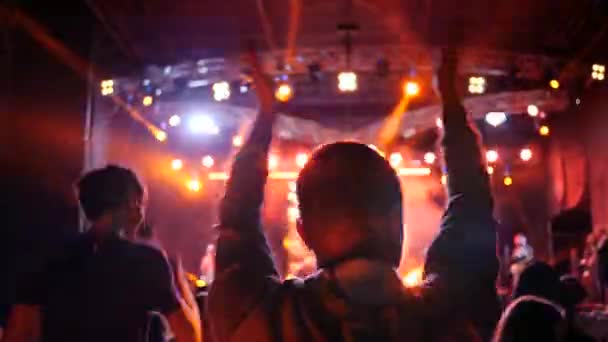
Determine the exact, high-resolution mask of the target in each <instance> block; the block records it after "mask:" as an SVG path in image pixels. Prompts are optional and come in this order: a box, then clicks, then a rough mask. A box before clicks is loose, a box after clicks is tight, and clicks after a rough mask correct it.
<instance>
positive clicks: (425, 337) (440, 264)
mask: <svg viewBox="0 0 608 342" xmlns="http://www.w3.org/2000/svg"><path fill="white" fill-rule="evenodd" d="M250 58H251V63H252V69H253V70H254V79H255V83H256V90H257V94H258V96H259V100H260V103H261V109H260V113H259V115H258V118H257V120H256V122H255V124H254V127H253V130H252V132H251V135H250V137H249V140H248V141H247V143H246V144H245V145H244V146H243V148H242V149H241V151H240V152H239V153H238V155H237V156H236V159H235V161H234V164H233V167H232V173H231V177H230V180H229V182H228V184H227V189H226V194H225V197H224V198H223V201H222V203H221V208H220V225H219V227H218V229H219V239H218V244H217V256H216V278H215V281H214V283H213V284H212V286H211V290H210V293H209V303H208V305H209V307H208V313H209V320H210V323H211V328H212V332H213V334H214V337H215V341H487V340H489V339H490V338H491V334H492V331H493V329H494V327H495V324H496V321H497V320H498V316H499V314H500V312H499V305H498V300H497V296H496V293H495V292H496V291H495V280H496V276H497V272H498V261H497V258H496V251H495V248H496V247H495V246H496V236H495V225H496V224H495V221H494V219H493V217H492V207H493V202H492V197H491V194H490V188H489V183H488V177H487V174H486V172H485V167H484V165H483V163H482V161H481V158H480V148H479V142H478V135H477V134H475V132H474V131H473V130H472V128H471V126H470V125H469V124H468V121H467V118H466V113H465V110H464V108H463V107H462V105H461V103H460V99H459V97H458V96H457V95H456V91H455V88H454V84H455V82H454V78H455V74H456V61H455V58H454V57H453V56H452V55H447V54H444V58H443V59H444V61H443V64H442V67H441V69H440V71H439V74H438V77H439V85H440V90H441V95H442V100H443V106H444V112H443V122H444V125H445V136H444V138H443V146H444V149H445V158H446V164H447V169H448V175H449V177H448V179H449V180H448V192H449V197H450V198H449V204H448V207H447V210H446V212H445V215H444V218H443V221H442V225H441V231H440V233H439V235H438V236H437V238H436V239H435V241H434V242H433V243H432V245H431V246H430V248H429V252H428V255H427V260H426V265H425V277H426V279H425V280H426V284H425V287H424V288H423V289H421V294H420V295H415V294H413V293H412V292H410V291H409V290H406V289H405V288H404V287H403V285H402V282H401V280H400V279H399V277H398V275H397V274H396V272H395V269H396V268H397V266H398V264H399V260H400V256H401V245H402V240H403V237H402V225H403V218H402V194H401V187H400V182H399V179H398V177H397V175H396V174H395V171H394V170H393V168H392V167H391V166H390V164H389V163H388V162H387V161H386V160H385V159H384V158H383V157H381V156H380V155H379V154H378V153H376V152H375V151H374V150H372V149H370V148H368V147H367V146H366V145H363V144H358V143H353V142H339V143H334V144H330V145H326V146H324V147H322V148H320V149H319V150H318V151H316V152H315V153H314V154H313V156H312V157H311V159H310V161H309V162H308V163H307V164H306V166H305V167H304V169H303V170H302V172H301V173H300V175H299V177H298V181H297V195H298V200H299V203H300V208H299V209H300V213H301V219H300V221H299V223H298V231H299V233H300V235H301V237H302V238H303V240H304V241H305V243H306V244H307V245H308V247H309V248H311V249H312V251H313V252H314V253H315V255H316V258H317V261H318V265H319V271H318V272H317V273H316V274H314V275H312V276H311V277H308V278H306V279H304V280H301V279H292V280H287V281H284V282H281V281H280V280H279V275H278V273H277V271H276V268H275V266H274V263H273V260H272V257H271V254H270V251H269V248H268V245H267V243H266V240H265V236H264V234H263V231H262V227H261V226H260V206H261V205H262V201H263V198H264V185H265V183H266V178H267V174H268V171H267V169H268V168H267V158H268V150H269V146H270V142H271V137H272V126H273V122H274V121H275V119H276V115H275V112H274V111H273V109H272V107H273V100H272V98H273V96H272V90H271V86H270V83H269V82H267V81H266V80H265V79H264V77H263V76H262V75H261V73H260V68H259V66H258V63H257V60H256V58H255V56H254V54H253V53H252V54H251V56H250Z"/></svg>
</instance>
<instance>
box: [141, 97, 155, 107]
mask: <svg viewBox="0 0 608 342" xmlns="http://www.w3.org/2000/svg"><path fill="white" fill-rule="evenodd" d="M152 103H154V98H153V97H152V96H150V95H146V96H144V98H143V99H142V100H141V104H143V105H144V106H146V107H150V106H151V105H152Z"/></svg>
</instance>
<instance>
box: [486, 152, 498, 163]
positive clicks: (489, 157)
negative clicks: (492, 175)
mask: <svg viewBox="0 0 608 342" xmlns="http://www.w3.org/2000/svg"><path fill="white" fill-rule="evenodd" d="M497 160H498V152H496V150H487V151H486V161H487V162H488V163H495V162H496V161H497Z"/></svg>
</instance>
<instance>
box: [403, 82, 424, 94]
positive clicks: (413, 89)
mask: <svg viewBox="0 0 608 342" xmlns="http://www.w3.org/2000/svg"><path fill="white" fill-rule="evenodd" d="M403 92H404V93H405V95H407V96H409V97H414V96H416V95H418V94H419V93H420V86H419V85H418V83H416V82H414V81H407V82H405V84H404V85H403Z"/></svg>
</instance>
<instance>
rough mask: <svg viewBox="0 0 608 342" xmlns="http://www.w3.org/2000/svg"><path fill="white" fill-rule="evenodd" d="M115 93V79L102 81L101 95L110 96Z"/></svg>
mask: <svg viewBox="0 0 608 342" xmlns="http://www.w3.org/2000/svg"><path fill="white" fill-rule="evenodd" d="M112 94H114V80H104V81H101V95H103V96H108V95H112Z"/></svg>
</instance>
